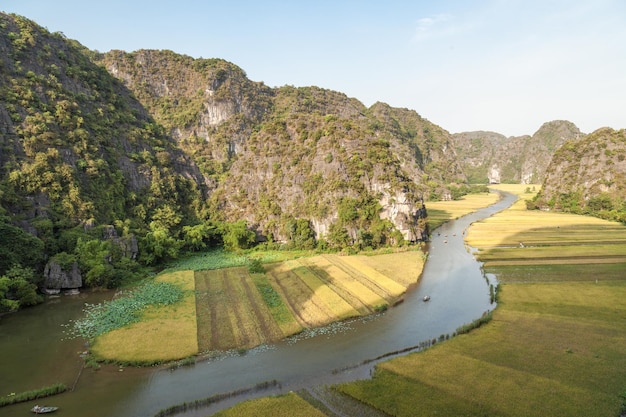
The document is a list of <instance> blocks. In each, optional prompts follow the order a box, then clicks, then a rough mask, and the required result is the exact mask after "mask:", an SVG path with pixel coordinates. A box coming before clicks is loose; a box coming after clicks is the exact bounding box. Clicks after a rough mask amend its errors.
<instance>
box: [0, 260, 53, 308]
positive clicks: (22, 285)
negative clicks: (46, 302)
mask: <svg viewBox="0 0 626 417" xmlns="http://www.w3.org/2000/svg"><path fill="white" fill-rule="evenodd" d="M35 281H36V278H35V273H34V271H33V270H32V269H31V268H24V267H22V266H20V265H14V266H12V267H11V268H10V269H9V270H8V271H7V272H6V274H5V275H3V276H0V311H5V312H6V311H14V310H18V309H19V308H21V307H25V306H32V305H35V304H39V303H41V302H42V301H43V297H42V296H41V295H39V294H37V285H35V283H34V282H35Z"/></svg>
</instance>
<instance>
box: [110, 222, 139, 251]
mask: <svg viewBox="0 0 626 417" xmlns="http://www.w3.org/2000/svg"><path fill="white" fill-rule="evenodd" d="M102 234H103V238H104V239H105V240H110V241H111V242H112V243H113V244H114V245H116V246H117V247H118V248H119V249H120V250H121V251H122V255H123V256H125V257H127V258H129V259H137V255H138V254H139V244H138V243H137V237H135V235H134V234H132V233H130V234H129V235H128V236H123V237H120V236H118V235H117V230H115V227H114V226H111V225H108V226H105V227H104V229H103V231H102Z"/></svg>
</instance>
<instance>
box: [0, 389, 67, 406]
mask: <svg viewBox="0 0 626 417" xmlns="http://www.w3.org/2000/svg"><path fill="white" fill-rule="evenodd" d="M65 391H67V387H66V386H65V384H54V385H51V386H49V387H44V388H40V389H35V390H31V391H25V392H19V393H17V394H16V393H11V394H9V395H7V396H5V397H0V407H4V406H6V405H11V404H17V403H22V402H27V401H32V400H36V399H38V398H45V397H50V396H52V395H57V394H61V393H62V392H65Z"/></svg>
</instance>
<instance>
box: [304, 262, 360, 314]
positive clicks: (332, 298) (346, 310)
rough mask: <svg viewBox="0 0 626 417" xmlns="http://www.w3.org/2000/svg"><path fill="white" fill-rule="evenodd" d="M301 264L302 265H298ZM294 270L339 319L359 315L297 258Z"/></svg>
mask: <svg viewBox="0 0 626 417" xmlns="http://www.w3.org/2000/svg"><path fill="white" fill-rule="evenodd" d="M297 265H300V266H297ZM292 268H293V272H294V273H295V274H296V275H297V276H298V278H300V279H301V280H302V281H303V282H304V283H306V284H307V285H308V286H309V288H310V289H311V291H313V293H314V294H315V296H316V297H318V298H319V299H320V301H321V302H322V303H324V304H325V305H326V307H327V308H328V310H329V311H330V312H331V314H333V315H334V316H335V317H336V318H337V320H344V319H347V318H350V317H355V316H358V315H359V312H358V311H357V310H355V309H354V307H352V305H350V303H348V302H347V301H346V300H345V299H343V298H342V297H341V295H340V294H338V293H337V292H336V291H334V289H333V288H332V287H331V286H330V285H327V283H326V282H325V281H322V280H321V279H320V278H319V277H318V276H317V275H315V274H314V273H313V272H312V271H311V270H310V269H309V268H307V267H306V266H304V265H302V264H301V263H300V262H298V261H297V260H295V261H292Z"/></svg>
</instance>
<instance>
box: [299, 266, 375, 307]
mask: <svg viewBox="0 0 626 417" xmlns="http://www.w3.org/2000/svg"><path fill="white" fill-rule="evenodd" d="M306 264H307V265H308V266H309V267H311V268H314V269H315V270H316V273H318V274H325V275H326V276H327V277H328V278H327V279H328V280H329V281H332V282H333V283H334V284H335V285H337V286H338V287H343V288H344V289H345V290H347V291H348V292H350V293H351V294H352V295H353V296H355V297H356V298H358V299H359V300H360V301H361V302H362V303H363V304H364V305H366V306H368V307H369V308H370V309H371V310H372V311H373V308H374V307H376V306H380V305H384V304H386V303H387V301H386V300H385V298H383V297H382V296H381V295H379V294H377V293H376V292H374V291H372V290H371V289H370V288H368V287H367V286H366V285H364V284H363V283H362V282H360V281H359V280H358V278H357V277H353V276H351V275H350V274H348V273H347V272H346V271H344V270H343V269H341V268H339V267H337V266H336V265H334V264H333V263H332V262H331V261H330V260H329V259H328V258H327V257H326V256H324V255H322V256H316V257H314V258H309V259H306Z"/></svg>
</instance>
